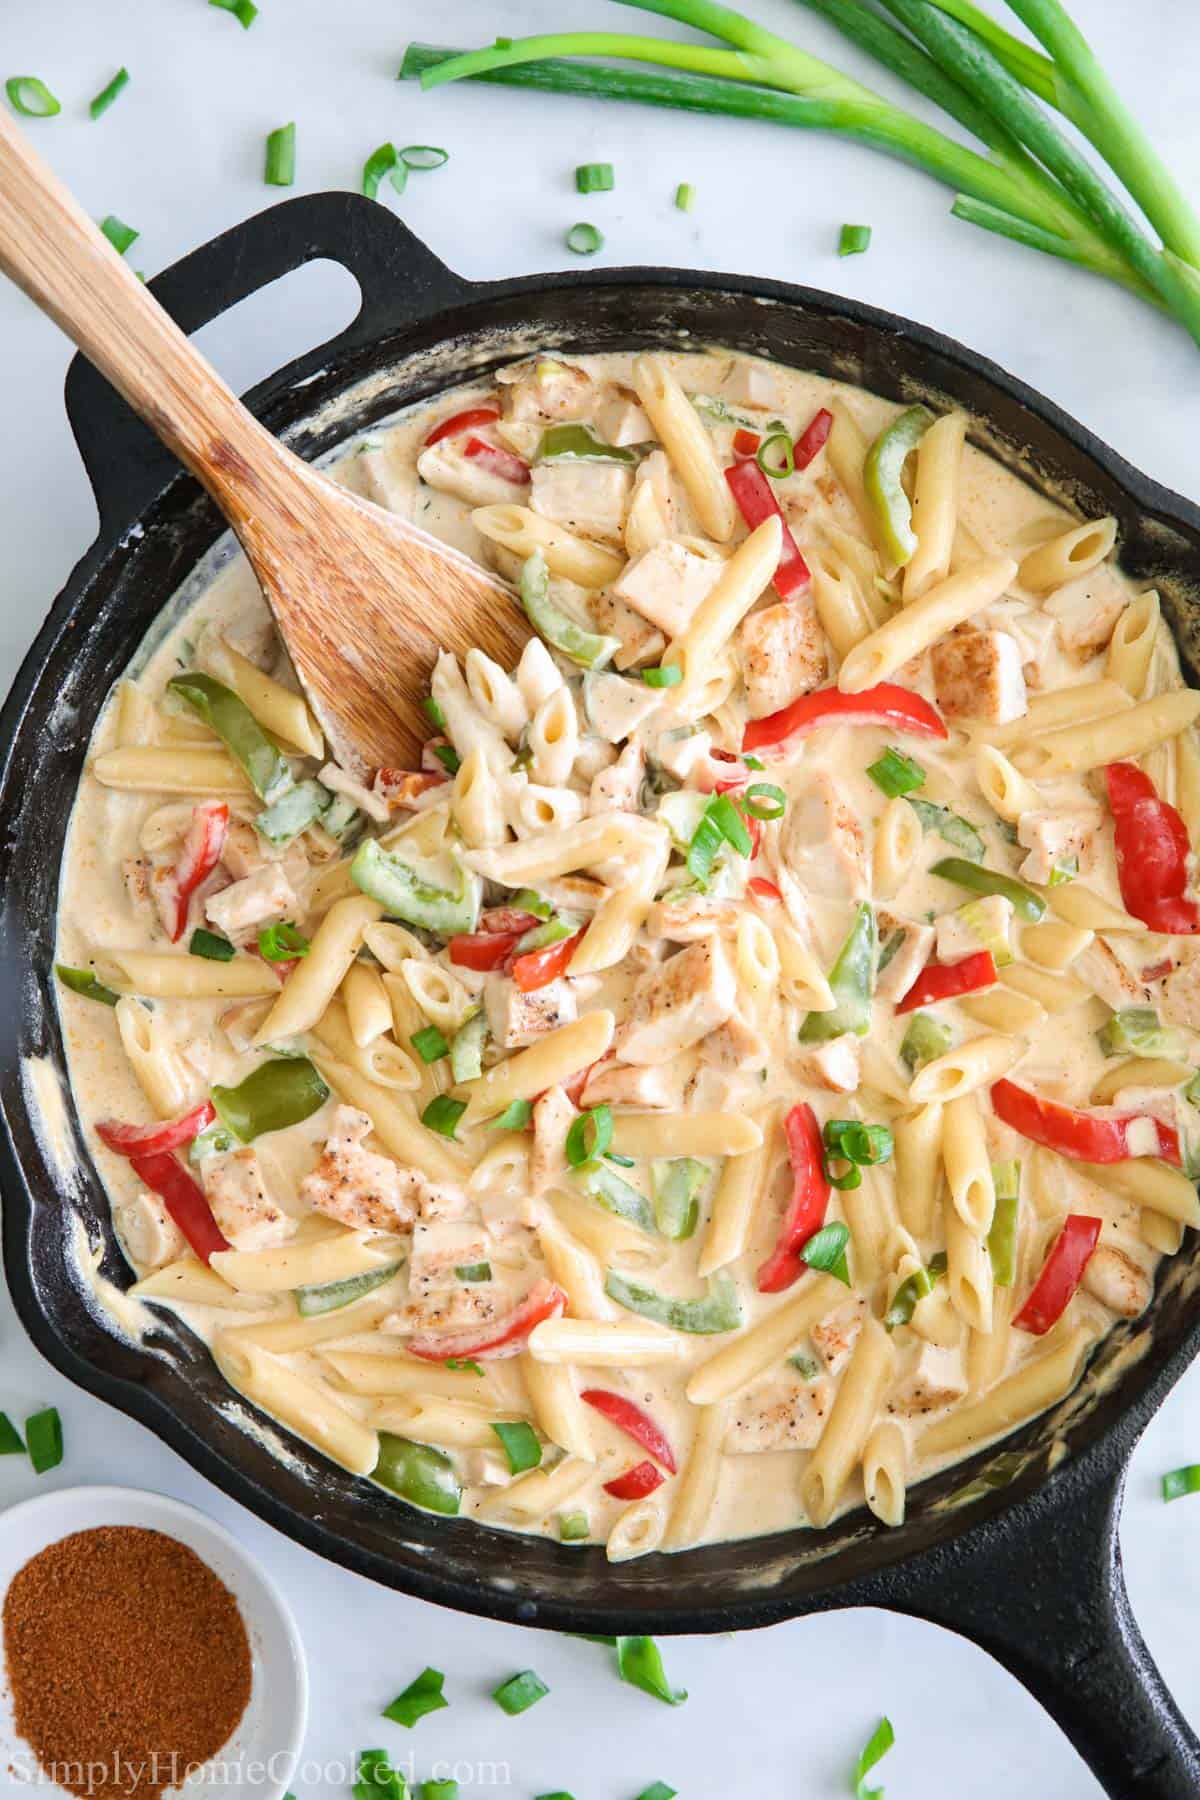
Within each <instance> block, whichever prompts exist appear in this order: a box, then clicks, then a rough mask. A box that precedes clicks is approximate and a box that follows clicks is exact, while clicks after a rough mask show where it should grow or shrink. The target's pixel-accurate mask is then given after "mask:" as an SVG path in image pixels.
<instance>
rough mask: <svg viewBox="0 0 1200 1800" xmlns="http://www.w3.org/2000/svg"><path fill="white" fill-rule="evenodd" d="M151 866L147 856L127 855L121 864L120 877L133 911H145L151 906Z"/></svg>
mask: <svg viewBox="0 0 1200 1800" xmlns="http://www.w3.org/2000/svg"><path fill="white" fill-rule="evenodd" d="M153 867H154V865H153V864H152V863H151V861H150V858H149V857H148V856H127V857H126V858H125V860H124V862H123V863H122V864H121V879H122V881H123V882H124V884H125V893H126V896H127V898H128V900H129V904H130V906H131V907H132V908H133V910H134V912H135V913H147V912H149V911H150V910H151V908H152V906H153V900H152V898H151V891H150V881H151V875H152V871H153Z"/></svg>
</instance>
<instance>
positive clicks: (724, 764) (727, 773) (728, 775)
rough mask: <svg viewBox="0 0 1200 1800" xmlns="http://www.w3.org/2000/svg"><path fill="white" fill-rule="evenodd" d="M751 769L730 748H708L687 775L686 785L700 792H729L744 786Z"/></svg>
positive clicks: (748, 778)
mask: <svg viewBox="0 0 1200 1800" xmlns="http://www.w3.org/2000/svg"><path fill="white" fill-rule="evenodd" d="M750 775H751V771H750V770H749V769H748V768H747V767H746V765H745V763H744V762H743V761H742V759H741V757H740V756H735V755H734V754H733V751H732V750H710V751H709V753H708V756H707V757H706V759H705V760H704V761H703V762H698V763H697V764H696V766H695V768H694V769H692V770H691V772H690V773H689V775H688V778H687V784H686V785H687V786H688V787H692V788H695V789H696V791H697V793H700V794H731V793H734V792H735V791H736V790H737V789H738V788H743V787H745V785H746V783H747V782H748V781H749V780H750Z"/></svg>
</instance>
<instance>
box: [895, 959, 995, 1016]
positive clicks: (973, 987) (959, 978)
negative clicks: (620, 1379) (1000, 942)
mask: <svg viewBox="0 0 1200 1800" xmlns="http://www.w3.org/2000/svg"><path fill="white" fill-rule="evenodd" d="M996 979H997V976H996V964H995V962H994V961H993V960H992V953H991V951H990V950H977V951H976V952H975V954H974V955H973V956H964V957H963V959H962V961H961V962H956V963H926V964H925V967H924V968H923V969H922V970H921V973H920V974H919V975H918V976H917V979H916V980H915V981H914V982H913V984H912V986H911V987H910V988H909V990H908V992H907V993H906V994H905V996H904V998H903V999H902V1000H897V1002H896V1011H897V1012H898V1013H906V1012H915V1010H916V1008H917V1007H918V1006H936V1005H937V1002H938V1001H939V1000H956V999H957V998H958V996H959V995H960V994H977V993H978V992H979V990H980V988H986V987H991V986H993V984H994V983H995V981H996Z"/></svg>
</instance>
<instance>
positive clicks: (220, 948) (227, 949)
mask: <svg viewBox="0 0 1200 1800" xmlns="http://www.w3.org/2000/svg"><path fill="white" fill-rule="evenodd" d="M188 953H189V955H191V956H203V957H205V958H206V960H207V961H208V962H232V961H233V959H234V957H235V956H236V955H237V951H236V950H235V948H234V946H233V945H232V944H231V943H230V941H229V939H228V938H227V937H222V936H221V934H220V932H219V931H206V930H205V928H204V926H203V925H197V927H196V929H195V931H193V933H192V935H191V937H190V938H189V939H188Z"/></svg>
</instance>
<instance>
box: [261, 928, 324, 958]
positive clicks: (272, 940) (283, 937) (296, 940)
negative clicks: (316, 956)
mask: <svg viewBox="0 0 1200 1800" xmlns="http://www.w3.org/2000/svg"><path fill="white" fill-rule="evenodd" d="M311 949H312V945H311V944H310V943H309V941H308V939H307V938H306V937H305V936H304V934H303V932H300V931H297V930H296V927H295V926H294V925H293V924H292V923H291V922H290V921H289V920H287V919H285V920H283V922H282V923H281V924H279V925H264V926H263V928H262V930H261V931H260V932H259V934H258V954H259V955H260V956H261V957H262V958H263V959H264V960H265V961H266V962H270V963H280V962H292V961H293V960H294V958H296V957H298V956H307V955H308V953H309V951H310V950H311Z"/></svg>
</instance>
